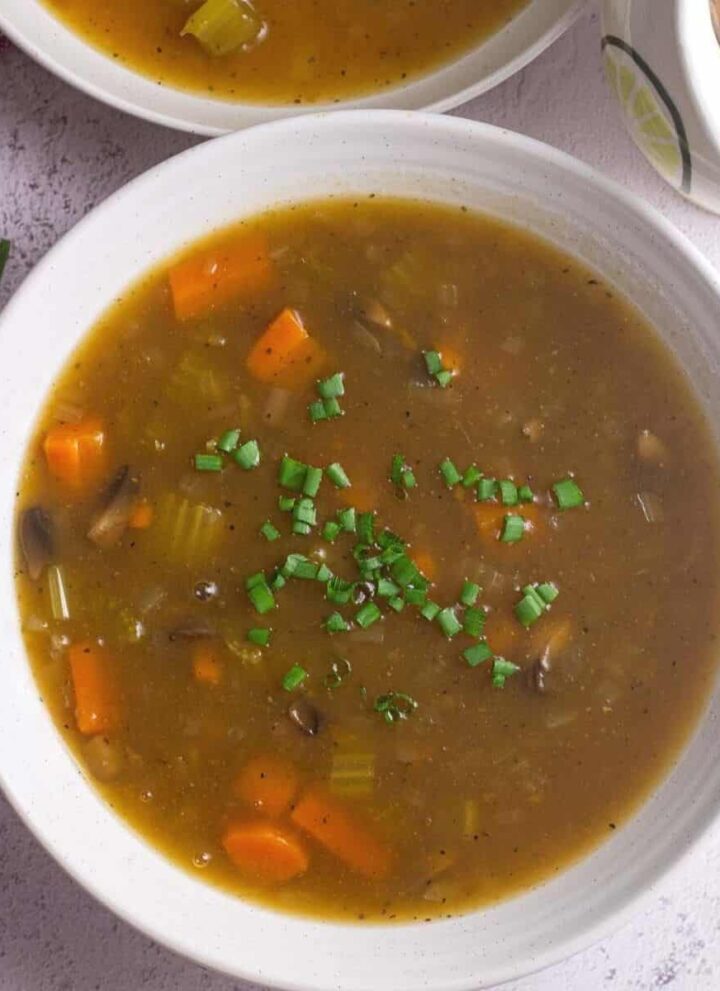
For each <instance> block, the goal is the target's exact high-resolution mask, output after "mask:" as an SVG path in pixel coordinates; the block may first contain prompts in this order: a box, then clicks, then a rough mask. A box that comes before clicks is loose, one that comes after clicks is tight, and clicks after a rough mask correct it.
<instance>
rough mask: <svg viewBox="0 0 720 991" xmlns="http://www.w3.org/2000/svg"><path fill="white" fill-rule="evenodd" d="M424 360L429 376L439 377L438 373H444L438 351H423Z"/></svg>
mask: <svg viewBox="0 0 720 991" xmlns="http://www.w3.org/2000/svg"><path fill="white" fill-rule="evenodd" d="M423 358H424V359H425V367H426V368H427V372H428V375H437V373H438V372H440V371H442V366H443V363H442V358H441V357H440V353H439V352H438V351H423Z"/></svg>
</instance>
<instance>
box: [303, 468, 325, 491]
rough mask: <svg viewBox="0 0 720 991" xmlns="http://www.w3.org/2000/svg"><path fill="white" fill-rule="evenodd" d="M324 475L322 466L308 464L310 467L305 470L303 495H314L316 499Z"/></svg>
mask: <svg viewBox="0 0 720 991" xmlns="http://www.w3.org/2000/svg"><path fill="white" fill-rule="evenodd" d="M322 477H323V470H322V468H313V467H312V465H308V469H307V471H306V472H305V481H304V482H303V488H302V490H303V495H306V496H312V498H313V499H314V498H315V496H316V495H317V494H318V492H319V491H320V483H321V482H322Z"/></svg>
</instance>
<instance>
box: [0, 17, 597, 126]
mask: <svg viewBox="0 0 720 991" xmlns="http://www.w3.org/2000/svg"><path fill="white" fill-rule="evenodd" d="M25 2H28V3H34V4H35V5H36V6H37V7H39V8H41V14H42V13H45V14H46V15H47V16H50V17H52V18H53V19H54V20H55V21H56V22H57V27H58V29H59V30H62V31H63V32H65V33H66V34H68V35H69V36H71V37H72V38H73V39H77V40H78V43H79V44H80V45H81V46H82V47H83V48H85V49H87V50H88V51H89V52H91V53H94V55H95V56H96V57H99V58H101V59H102V60H103V61H104V62H106V63H109V64H110V65H113V66H114V67H115V68H117V69H121V70H122V71H123V72H124V73H126V74H127V75H128V76H129V77H136V78H139V79H140V80H143V81H144V82H145V83H147V84H148V85H149V86H151V87H153V88H154V89H155V90H157V91H160V90H162V91H163V92H165V93H167V92H170V93H176V94H178V96H179V97H180V98H183V97H184V98H188V97H192V98H194V99H196V100H197V101H198V105H199V104H200V103H206V104H208V105H211V106H215V105H223V104H229V105H230V106H237V107H239V108H247V110H248V112H249V113H253V112H262V111H266V112H267V113H268V117H267V120H262V121H255V120H253V121H248V122H247V123H239V124H238V126H237V127H235V128H228V127H223V126H216V125H214V124H212V123H203V122H202V121H199V120H192V119H190V117H189V114H188V115H187V116H183V114H182V113H177V114H173V113H169V112H165V111H163V110H157V109H154V108H153V107H152V106H148V105H145V104H143V102H142V101H141V100H140V99H139V98H133V97H131V96H124V95H123V94H122V92H112V91H110V90H109V89H107V88H106V87H104V86H102V85H101V84H99V83H97V82H95V81H94V80H93V78H92V75H91V73H90V72H83V71H82V70H81V69H77V68H76V67H75V65H74V64H73V60H72V57H71V56H70V55H69V53H68V55H67V57H66V58H65V59H64V60H63V59H62V58H59V57H55V56H53V55H52V54H50V53H48V52H47V51H45V50H44V49H43V48H42V47H41V46H40V45H39V44H38V43H37V42H36V41H35V39H34V36H33V32H32V31H31V30H25V31H23V30H22V28H21V27H20V26H19V25H16V24H15V23H14V22H13V20H12V17H11V15H9V14H8V12H7V11H5V12H3V10H2V8H1V7H0V32H1V33H3V34H5V35H6V36H7V37H8V38H9V39H10V40H11V41H12V42H13V44H15V45H16V46H17V47H18V48H20V49H21V50H22V51H24V52H25V54H26V55H28V56H29V57H30V58H32V59H33V60H34V61H36V62H38V63H39V64H40V65H41V66H42V67H43V68H45V69H47V70H48V71H49V72H51V73H52V74H53V75H55V76H57V77H58V78H60V79H61V80H63V82H66V83H68V84H69V85H70V86H72V87H74V88H75V89H77V90H80V92H82V93H85V94H86V95H87V96H91V97H93V98H94V99H96V100H99V101H100V102H102V103H105V104H106V105H107V106H110V107H113V108H114V109H116V110H121V111H123V112H124V113H127V114H130V115H132V116H134V117H137V118H139V119H142V120H147V121H150V122H151V123H154V124H161V125H162V126H164V127H168V128H173V129H175V130H178V131H182V132H186V133H189V134H197V135H205V136H207V137H218V136H222V135H225V134H228V133H231V132H232V130H241V129H243V128H244V127H247V126H258V124H262V123H270V122H271V121H273V120H277V119H281V118H283V117H289V116H301V115H302V116H304V115H313V114H315V113H325V112H335V111H342V110H349V109H373V108H371V107H369V106H363V105H362V104H363V101H365V100H371V99H373V98H375V97H383V96H385V97H388V98H390V99H392V95H393V94H394V93H399V92H401V91H402V90H404V89H406V88H412V87H413V86H414V85H417V84H420V83H422V82H424V81H426V80H429V79H430V78H431V77H432V76H433V75H434V74H436V73H441V72H442V71H443V70H445V69H447V68H448V67H450V66H452V65H455V64H456V63H458V62H460V61H461V60H462V59H464V58H467V57H469V56H471V55H472V54H473V53H474V52H476V51H477V50H478V49H479V48H481V47H482V45H483V44H484V43H485V41H486V40H487V39H485V41H483V42H480V44H478V45H476V46H473V47H472V48H470V49H469V50H468V51H467V52H465V53H464V54H461V55H459V56H458V57H457V58H456V59H452V60H451V61H450V62H449V63H444V64H442V65H440V66H436V67H434V68H433V69H431V70H429V71H428V72H425V73H421V74H419V75H418V76H416V77H414V78H413V79H411V80H410V81H409V82H408V83H407V84H404V85H402V86H395V87H391V88H390V89H388V90H380V91H378V92H377V93H375V92H374V91H373V92H371V93H368V94H361V95H359V96H356V97H348V98H346V99H343V100H340V101H338V102H337V103H336V104H332V105H330V104H325V105H320V104H316V105H314V106H313V105H310V104H309V105H308V107H307V108H305V107H293V106H292V105H288V104H277V105H273V104H264V103H258V104H254V103H247V102H243V101H237V103H233V102H232V101H223V100H212V99H209V98H207V97H204V96H202V94H196V93H193V92H192V91H190V90H183V89H181V88H179V87H174V86H169V85H168V86H165V85H161V84H158V83H155V82H154V81H153V80H152V79H151V78H150V77H149V76H144V75H143V74H142V73H139V72H136V71H135V70H133V69H130V68H127V67H125V66H122V65H119V64H117V63H113V60H112V59H110V58H109V57H108V56H107V55H105V54H104V53H103V52H102V51H100V50H99V49H96V48H95V47H94V46H92V45H90V44H89V43H88V42H85V41H84V39H81V38H79V36H78V35H76V34H75V32H73V31H72V30H71V29H69V28H66V27H65V25H63V24H62V22H61V21H59V20H58V19H57V18H55V16H54V15H53V14H52V12H50V11H49V10H46V9H45V8H44V6H43V4H42V3H41V2H40V0H25ZM531 2H532V3H535V2H542V0H531ZM558 2H560V3H562V4H563V5H564V8H565V9H564V12H563V13H561V14H560V16H559V17H558V18H557V19H556V20H555V22H554V23H553V24H552V25H551V26H550V27H549V28H548V29H547V30H545V31H544V32H543V34H542V35H541V36H540V37H537V38H535V39H534V40H533V41H531V42H530V43H528V44H526V45H525V46H524V47H523V48H522V49H521V50H520V51H519V52H518V53H517V54H516V55H515V56H514V57H513V58H511V59H510V60H509V61H507V62H506V63H504V64H503V65H502V66H501V67H499V68H497V69H495V70H494V71H491V72H490V73H488V74H487V75H486V76H484V77H482V78H480V79H479V80H477V81H476V82H474V83H471V84H470V85H468V86H465V87H462V88H461V89H460V90H457V91H452V92H450V93H448V94H447V95H445V96H443V97H441V98H438V99H436V100H432V101H430V102H429V103H424V102H422V101H419V102H418V103H417V106H413V107H412V108H409V109H414V110H418V111H424V112H433V113H443V112H445V111H446V110H452V109H454V108H456V107H458V106H460V105H461V104H464V103H467V102H468V101H470V100H472V99H474V98H475V97H477V96H480V95H481V94H483V93H485V92H487V91H488V90H491V89H493V88H494V87H495V86H498V85H499V84H500V83H502V82H504V81H505V80H506V79H509V78H510V76H512V75H514V74H515V73H516V72H519V71H520V70H521V69H523V68H524V67H525V66H527V65H529V63H530V62H532V61H534V60H535V59H536V58H537V57H538V56H539V55H541V54H542V52H544V51H545V49H546V48H548V47H549V46H550V45H552V44H553V43H554V42H555V41H557V39H558V38H560V37H561V36H562V35H563V34H564V33H565V32H566V31H567V30H568V29H569V28H570V27H571V26H572V24H574V22H575V21H576V20H577V19H578V17H579V16H580V14H581V13H582V11H583V10H585V9H586V7H587V5H588V3H589V0H558ZM521 14H522V11H520V12H519V15H518V16H520V15H521ZM389 106H392V104H389ZM377 109H384V107H382V108H380V107H378V108H377ZM405 109H407V108H405Z"/></svg>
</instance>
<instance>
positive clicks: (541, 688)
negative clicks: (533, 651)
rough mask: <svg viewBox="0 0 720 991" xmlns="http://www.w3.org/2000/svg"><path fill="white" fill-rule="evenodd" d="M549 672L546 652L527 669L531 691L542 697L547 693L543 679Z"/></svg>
mask: <svg viewBox="0 0 720 991" xmlns="http://www.w3.org/2000/svg"><path fill="white" fill-rule="evenodd" d="M549 671H550V657H549V652H548V651H547V650H546V651H545V652H544V653H543V655H542V657H539V658H538V659H537V660H536V661H535V662H534V663H533V664H532V665H531V666H530V668H529V669H528V684H529V686H530V688H532V690H533V691H535V692H538V694H540V695H542V694H543V693H544V692H546V691H547V684H546V682H545V677H546V675H547V674H548V672H549Z"/></svg>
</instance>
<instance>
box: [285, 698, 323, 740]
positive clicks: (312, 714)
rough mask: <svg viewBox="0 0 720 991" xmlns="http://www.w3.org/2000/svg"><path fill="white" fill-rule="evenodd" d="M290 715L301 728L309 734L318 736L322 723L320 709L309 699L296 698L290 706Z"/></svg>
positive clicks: (292, 720)
mask: <svg viewBox="0 0 720 991" xmlns="http://www.w3.org/2000/svg"><path fill="white" fill-rule="evenodd" d="M288 716H290V720H291V722H293V723H295V725H296V726H297V728H298V729H299V730H302V732H303V733H306V734H307V735H308V736H316V735H317V733H318V731H319V729H320V723H321V717H320V713H319V712H318V710H317V709H316V708H315V706H314V705H313V704H312V702H309V701H308V700H307V699H296V700H295V701H294V702H292V703H291V704H290V706H289V708H288Z"/></svg>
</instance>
